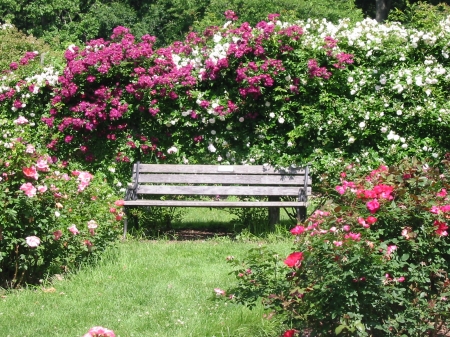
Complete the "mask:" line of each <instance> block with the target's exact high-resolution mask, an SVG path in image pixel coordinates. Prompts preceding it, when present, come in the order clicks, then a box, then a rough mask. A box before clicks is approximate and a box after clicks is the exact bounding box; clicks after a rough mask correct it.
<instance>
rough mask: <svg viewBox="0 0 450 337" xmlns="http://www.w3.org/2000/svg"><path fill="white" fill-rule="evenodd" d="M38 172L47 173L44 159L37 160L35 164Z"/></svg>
mask: <svg viewBox="0 0 450 337" xmlns="http://www.w3.org/2000/svg"><path fill="white" fill-rule="evenodd" d="M36 167H37V169H38V171H42V172H47V171H48V170H49V167H48V162H47V160H46V159H42V158H41V159H39V160H38V161H37V163H36Z"/></svg>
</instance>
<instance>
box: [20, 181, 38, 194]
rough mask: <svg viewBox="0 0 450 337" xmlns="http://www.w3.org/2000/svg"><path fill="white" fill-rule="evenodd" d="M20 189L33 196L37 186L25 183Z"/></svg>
mask: <svg viewBox="0 0 450 337" xmlns="http://www.w3.org/2000/svg"><path fill="white" fill-rule="evenodd" d="M20 190H22V191H24V193H25V194H26V196H27V197H29V198H32V197H34V196H35V195H36V188H35V187H34V186H33V185H32V184H31V183H25V184H23V185H22V186H20Z"/></svg>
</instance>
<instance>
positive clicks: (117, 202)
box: [114, 200, 125, 206]
mask: <svg viewBox="0 0 450 337" xmlns="http://www.w3.org/2000/svg"><path fill="white" fill-rule="evenodd" d="M124 203H125V202H124V201H123V200H116V201H115V202H114V205H116V206H123V205H124Z"/></svg>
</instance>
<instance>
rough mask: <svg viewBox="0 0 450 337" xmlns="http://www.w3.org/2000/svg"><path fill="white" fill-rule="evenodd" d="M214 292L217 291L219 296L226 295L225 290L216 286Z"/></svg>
mask: <svg viewBox="0 0 450 337" xmlns="http://www.w3.org/2000/svg"><path fill="white" fill-rule="evenodd" d="M214 292H215V293H216V295H217V296H225V295H226V293H225V290H222V289H220V288H214Z"/></svg>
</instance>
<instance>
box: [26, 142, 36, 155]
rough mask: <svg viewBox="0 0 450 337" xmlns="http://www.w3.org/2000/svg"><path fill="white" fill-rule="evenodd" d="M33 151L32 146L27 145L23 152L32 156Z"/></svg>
mask: <svg viewBox="0 0 450 337" xmlns="http://www.w3.org/2000/svg"><path fill="white" fill-rule="evenodd" d="M35 151H36V149H35V148H34V146H33V145H32V144H28V145H27V149H26V150H25V152H26V153H30V154H33V153H34V152H35Z"/></svg>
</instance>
